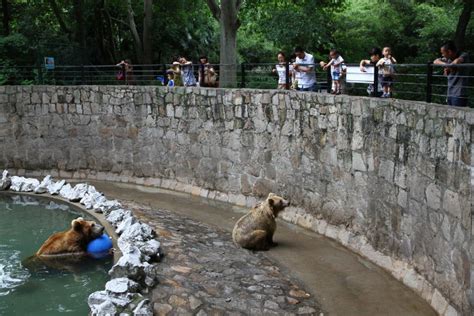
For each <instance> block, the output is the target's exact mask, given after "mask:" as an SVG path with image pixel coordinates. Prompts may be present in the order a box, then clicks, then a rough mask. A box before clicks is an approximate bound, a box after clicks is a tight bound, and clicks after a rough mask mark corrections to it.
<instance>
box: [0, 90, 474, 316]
mask: <svg viewBox="0 0 474 316" xmlns="http://www.w3.org/2000/svg"><path fill="white" fill-rule="evenodd" d="M473 137H474V111H472V110H470V109H456V108H449V107H447V106H441V105H435V104H426V103H423V102H413V101H403V100H387V99H375V98H365V97H354V96H332V95H325V94H316V93H298V92H294V91H276V90H250V89H233V90H225V89H204V88H202V89H200V88H180V87H175V88H173V89H169V88H163V87H150V86H147V87H128V86H127V87H124V86H100V87H99V86H79V87H78V86H74V87H56V86H34V87H31V86H24V87H23V86H3V87H0V169H5V168H8V169H10V170H12V171H14V172H16V173H18V174H19V175H22V174H27V175H30V176H31V175H33V176H34V175H36V176H38V177H39V176H41V175H45V174H52V175H55V174H56V175H57V176H59V177H60V178H69V177H75V178H81V179H99V180H101V179H102V180H113V181H123V182H135V183H139V184H146V185H154V186H160V187H165V188H171V189H175V190H180V191H185V192H190V193H192V194H195V195H201V196H204V197H207V198H211V199H218V200H224V201H228V202H231V203H235V204H239V205H247V206H252V205H253V204H255V203H256V202H257V201H259V200H260V199H262V198H263V197H264V196H266V195H267V194H268V193H269V192H275V193H278V194H280V195H282V196H285V197H288V198H290V199H291V200H292V204H293V205H295V207H292V208H290V209H289V210H288V211H287V212H285V213H284V214H283V218H284V219H285V220H288V221H291V222H294V223H296V224H299V225H301V226H304V227H307V228H309V229H312V230H314V231H317V232H319V233H321V234H324V235H326V236H328V237H331V238H333V239H336V240H339V241H340V242H341V243H342V244H344V245H345V246H347V247H348V248H350V249H352V250H354V251H356V252H358V253H360V254H362V255H363V256H366V257H368V258H369V259H371V260H372V261H374V262H375V263H377V264H379V265H380V266H382V267H384V268H385V269H387V270H389V271H390V272H392V274H393V275H394V276H395V277H397V278H398V279H400V280H401V281H402V282H404V283H405V284H407V285H408V286H410V287H411V288H413V289H414V290H415V291H416V292H418V293H419V294H420V295H422V296H423V298H425V299H426V300H427V301H429V302H430V303H431V305H432V306H433V307H434V308H435V309H436V310H437V311H438V312H439V313H440V314H446V315H454V314H456V313H460V314H463V315H470V313H471V312H472V310H473V306H474V294H473V289H474V285H473V284H474V272H473V269H472V267H473V266H474V248H473V243H472V235H473V225H472V209H473V208H472V205H473V192H472V188H473V180H472V176H471V172H472V170H474V168H472V165H473V161H472V157H473V155H474V146H472V139H473ZM315 251H317V249H315Z"/></svg>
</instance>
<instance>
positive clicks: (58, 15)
mask: <svg viewBox="0 0 474 316" xmlns="http://www.w3.org/2000/svg"><path fill="white" fill-rule="evenodd" d="M48 2H49V4H50V5H51V9H53V13H54V15H55V16H56V18H57V19H58V23H59V26H60V27H61V30H63V32H64V33H66V34H68V36H70V35H71V31H70V30H69V28H68V27H67V26H66V23H65V22H64V20H63V17H62V16H61V11H60V10H59V7H58V5H57V4H56V1H55V0H48Z"/></svg>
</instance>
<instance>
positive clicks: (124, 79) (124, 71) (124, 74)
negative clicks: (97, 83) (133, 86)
mask: <svg viewBox="0 0 474 316" xmlns="http://www.w3.org/2000/svg"><path fill="white" fill-rule="evenodd" d="M120 66H121V67H122V74H123V82H125V84H128V83H127V69H126V67H125V63H124V64H122V65H120Z"/></svg>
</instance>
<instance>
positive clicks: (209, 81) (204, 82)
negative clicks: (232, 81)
mask: <svg viewBox="0 0 474 316" xmlns="http://www.w3.org/2000/svg"><path fill="white" fill-rule="evenodd" d="M198 82H199V85H200V86H201V87H217V73H216V71H215V70H214V68H213V67H212V65H211V64H209V60H208V59H207V56H201V57H199V75H198Z"/></svg>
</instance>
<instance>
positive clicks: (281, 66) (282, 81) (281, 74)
mask: <svg viewBox="0 0 474 316" xmlns="http://www.w3.org/2000/svg"><path fill="white" fill-rule="evenodd" d="M277 59H278V64H277V65H276V66H275V69H273V73H277V74H278V86H277V89H279V90H282V89H287V88H289V87H287V86H286V57H285V53H283V52H279V53H278V54H277ZM288 67H289V80H288V82H289V83H290V85H291V82H292V79H293V76H294V72H293V65H291V64H290V65H288Z"/></svg>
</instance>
